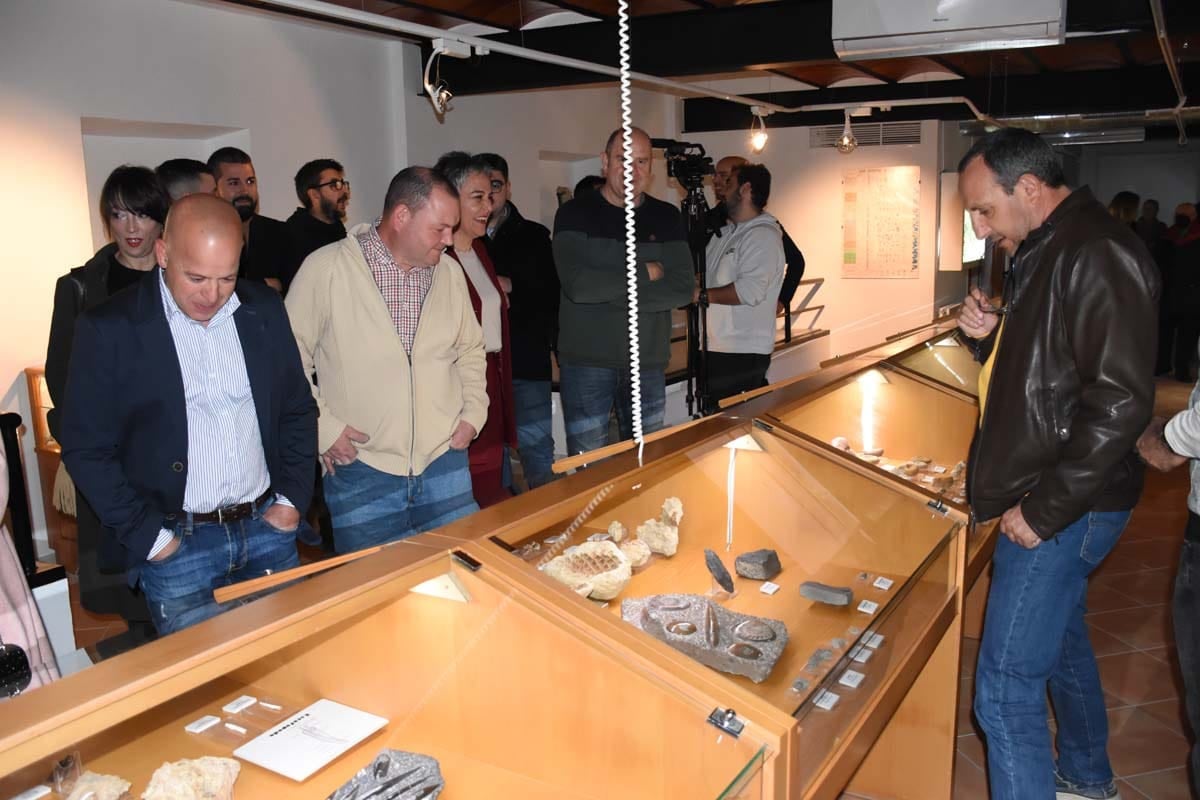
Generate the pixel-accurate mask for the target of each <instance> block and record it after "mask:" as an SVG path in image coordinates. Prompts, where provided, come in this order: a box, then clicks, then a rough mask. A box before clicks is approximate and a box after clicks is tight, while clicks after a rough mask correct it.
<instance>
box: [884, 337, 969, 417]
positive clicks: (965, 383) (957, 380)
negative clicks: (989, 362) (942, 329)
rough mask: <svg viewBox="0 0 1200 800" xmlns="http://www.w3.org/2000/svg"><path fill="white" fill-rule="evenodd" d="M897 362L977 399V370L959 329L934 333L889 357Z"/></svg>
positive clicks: (897, 364)
mask: <svg viewBox="0 0 1200 800" xmlns="http://www.w3.org/2000/svg"><path fill="white" fill-rule="evenodd" d="M891 362H892V363H893V364H895V365H896V366H898V367H900V368H902V369H905V370H908V371H910V372H914V373H916V374H918V375H923V376H925V377H926V378H928V379H930V380H932V381H936V382H937V383H939V384H941V385H942V386H945V387H947V388H949V389H952V390H954V391H956V392H961V393H963V394H965V395H968V396H969V397H972V398H975V399H976V400H978V399H979V370H980V369H981V368H982V365H981V364H980V363H979V362H978V361H976V360H975V354H974V353H972V352H971V348H970V347H968V346H967V345H966V343H965V341H964V339H963V334H962V333H961V332H959V331H952V332H951V333H949V334H947V335H945V336H937V337H934V338H932V339H930V340H929V341H926V342H923V343H922V344H920V345H918V346H917V347H914V348H912V349H911V350H908V351H906V352H904V353H901V354H900V355H897V356H895V357H893V358H892V359H891Z"/></svg>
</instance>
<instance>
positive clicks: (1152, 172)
mask: <svg viewBox="0 0 1200 800" xmlns="http://www.w3.org/2000/svg"><path fill="white" fill-rule="evenodd" d="M1079 162H1080V170H1079V173H1080V174H1079V180H1080V183H1084V184H1087V185H1089V186H1091V188H1092V192H1093V193H1094V194H1095V195H1096V199H1098V200H1099V201H1100V202H1101V203H1104V204H1105V205H1107V204H1108V202H1109V201H1110V200H1112V197H1113V195H1115V194H1116V193H1117V192H1119V191H1122V190H1128V191H1133V192H1137V193H1138V194H1139V195H1141V197H1142V199H1143V200H1146V199H1148V198H1154V199H1155V200H1157V201H1158V204H1159V214H1158V218H1159V219H1161V220H1162V221H1163V222H1165V223H1167V224H1168V225H1169V224H1171V222H1172V219H1173V218H1174V211H1175V206H1176V205H1178V204H1179V203H1194V202H1195V201H1196V200H1197V199H1200V144H1197V143H1195V142H1193V143H1191V144H1189V145H1188V146H1187V147H1180V146H1179V145H1178V144H1176V143H1175V142H1174V140H1167V141H1151V142H1142V143H1138V144H1106V145H1090V146H1087V147H1084V148H1082V154H1081V156H1080V159H1079Z"/></svg>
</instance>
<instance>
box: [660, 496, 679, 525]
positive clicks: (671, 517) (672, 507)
mask: <svg viewBox="0 0 1200 800" xmlns="http://www.w3.org/2000/svg"><path fill="white" fill-rule="evenodd" d="M658 519H659V521H661V522H662V523H663V524H664V525H673V526H674V527H676V528H678V527H679V523H680V522H681V521H682V520H683V501H682V500H680V499H679V498H678V497H668V498H667V499H666V500H664V501H663V504H662V514H660V515H659V517H658Z"/></svg>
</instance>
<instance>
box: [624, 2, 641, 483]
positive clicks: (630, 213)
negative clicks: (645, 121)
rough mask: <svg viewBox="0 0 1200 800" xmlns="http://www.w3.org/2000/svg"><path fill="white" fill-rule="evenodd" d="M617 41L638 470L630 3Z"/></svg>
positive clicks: (631, 383) (638, 363)
mask: <svg viewBox="0 0 1200 800" xmlns="http://www.w3.org/2000/svg"><path fill="white" fill-rule="evenodd" d="M617 38H618V39H619V40H620V80H621V142H622V143H623V144H624V145H625V152H624V154H623V157H622V159H621V166H622V169H623V177H624V181H623V183H624V190H625V270H626V273H627V276H628V285H629V290H628V293H627V297H626V299H627V302H628V306H629V387H630V391H629V395H630V400H629V404H630V406H631V409H630V410H631V412H632V414H633V440H634V441H635V442H637V446H638V466H639V467H640V466H641V465H642V451H643V449H644V448H645V446H646V439H645V436H644V435H643V432H642V348H641V333H640V331H639V330H638V259H637V228H636V227H635V222H634V211H635V209H634V207H633V201H634V196H633V97H632V83H631V71H630V65H629V0H619V2H618V3H617Z"/></svg>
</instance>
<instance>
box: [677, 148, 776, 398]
mask: <svg viewBox="0 0 1200 800" xmlns="http://www.w3.org/2000/svg"><path fill="white" fill-rule="evenodd" d="M724 189H725V191H724V195H723V196H722V198H721V200H722V202H723V203H724V204H725V208H726V210H727V211H728V212H729V222H728V223H727V224H726V225H725V226H724V227H723V228H722V229H721V235H720V236H717V237H713V238H712V239H711V240H710V241H709V243H708V249H707V251H706V253H705V255H706V260H707V265H708V268H707V272H706V275H705V284H706V289H705V291H700V289H699V287H697V289H696V293H695V302H697V303H699V304H701V306H705V307H707V309H708V313H707V321H708V325H707V331H706V333H707V336H708V361H707V364H708V396H709V399H710V402H711V403H712V404H713V405H714V408H715V404H716V403H717V401H719V400H721V399H722V398H725V397H730V396H731V395H735V394H739V393H741V392H746V391H749V390H751V389H757V388H758V387H760V386H766V383H767V378H766V376H767V367H768V366H770V364H771V353H772V352H773V351H774V349H775V304H776V301H777V300H778V299H779V288H780V286H781V285H782V284H783V273H784V261H785V259H784V254H783V234H782V232H781V229H780V227H779V222H778V221H777V220H776V219H775V217H773V216H771V215H770V214H768V213H767V212H766V211H765V210H764V209H765V208H766V206H767V199H768V198H769V197H770V194H771V173H770V172H768V171H767V168H766V167H764V166H762V165H761V164H743V165H741V166H739V167H737V168H736V169H735V170H734V171H733V172H732V173H731V174H730V177H729V180H728V181H727V182H726V183H725V185H724Z"/></svg>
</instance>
